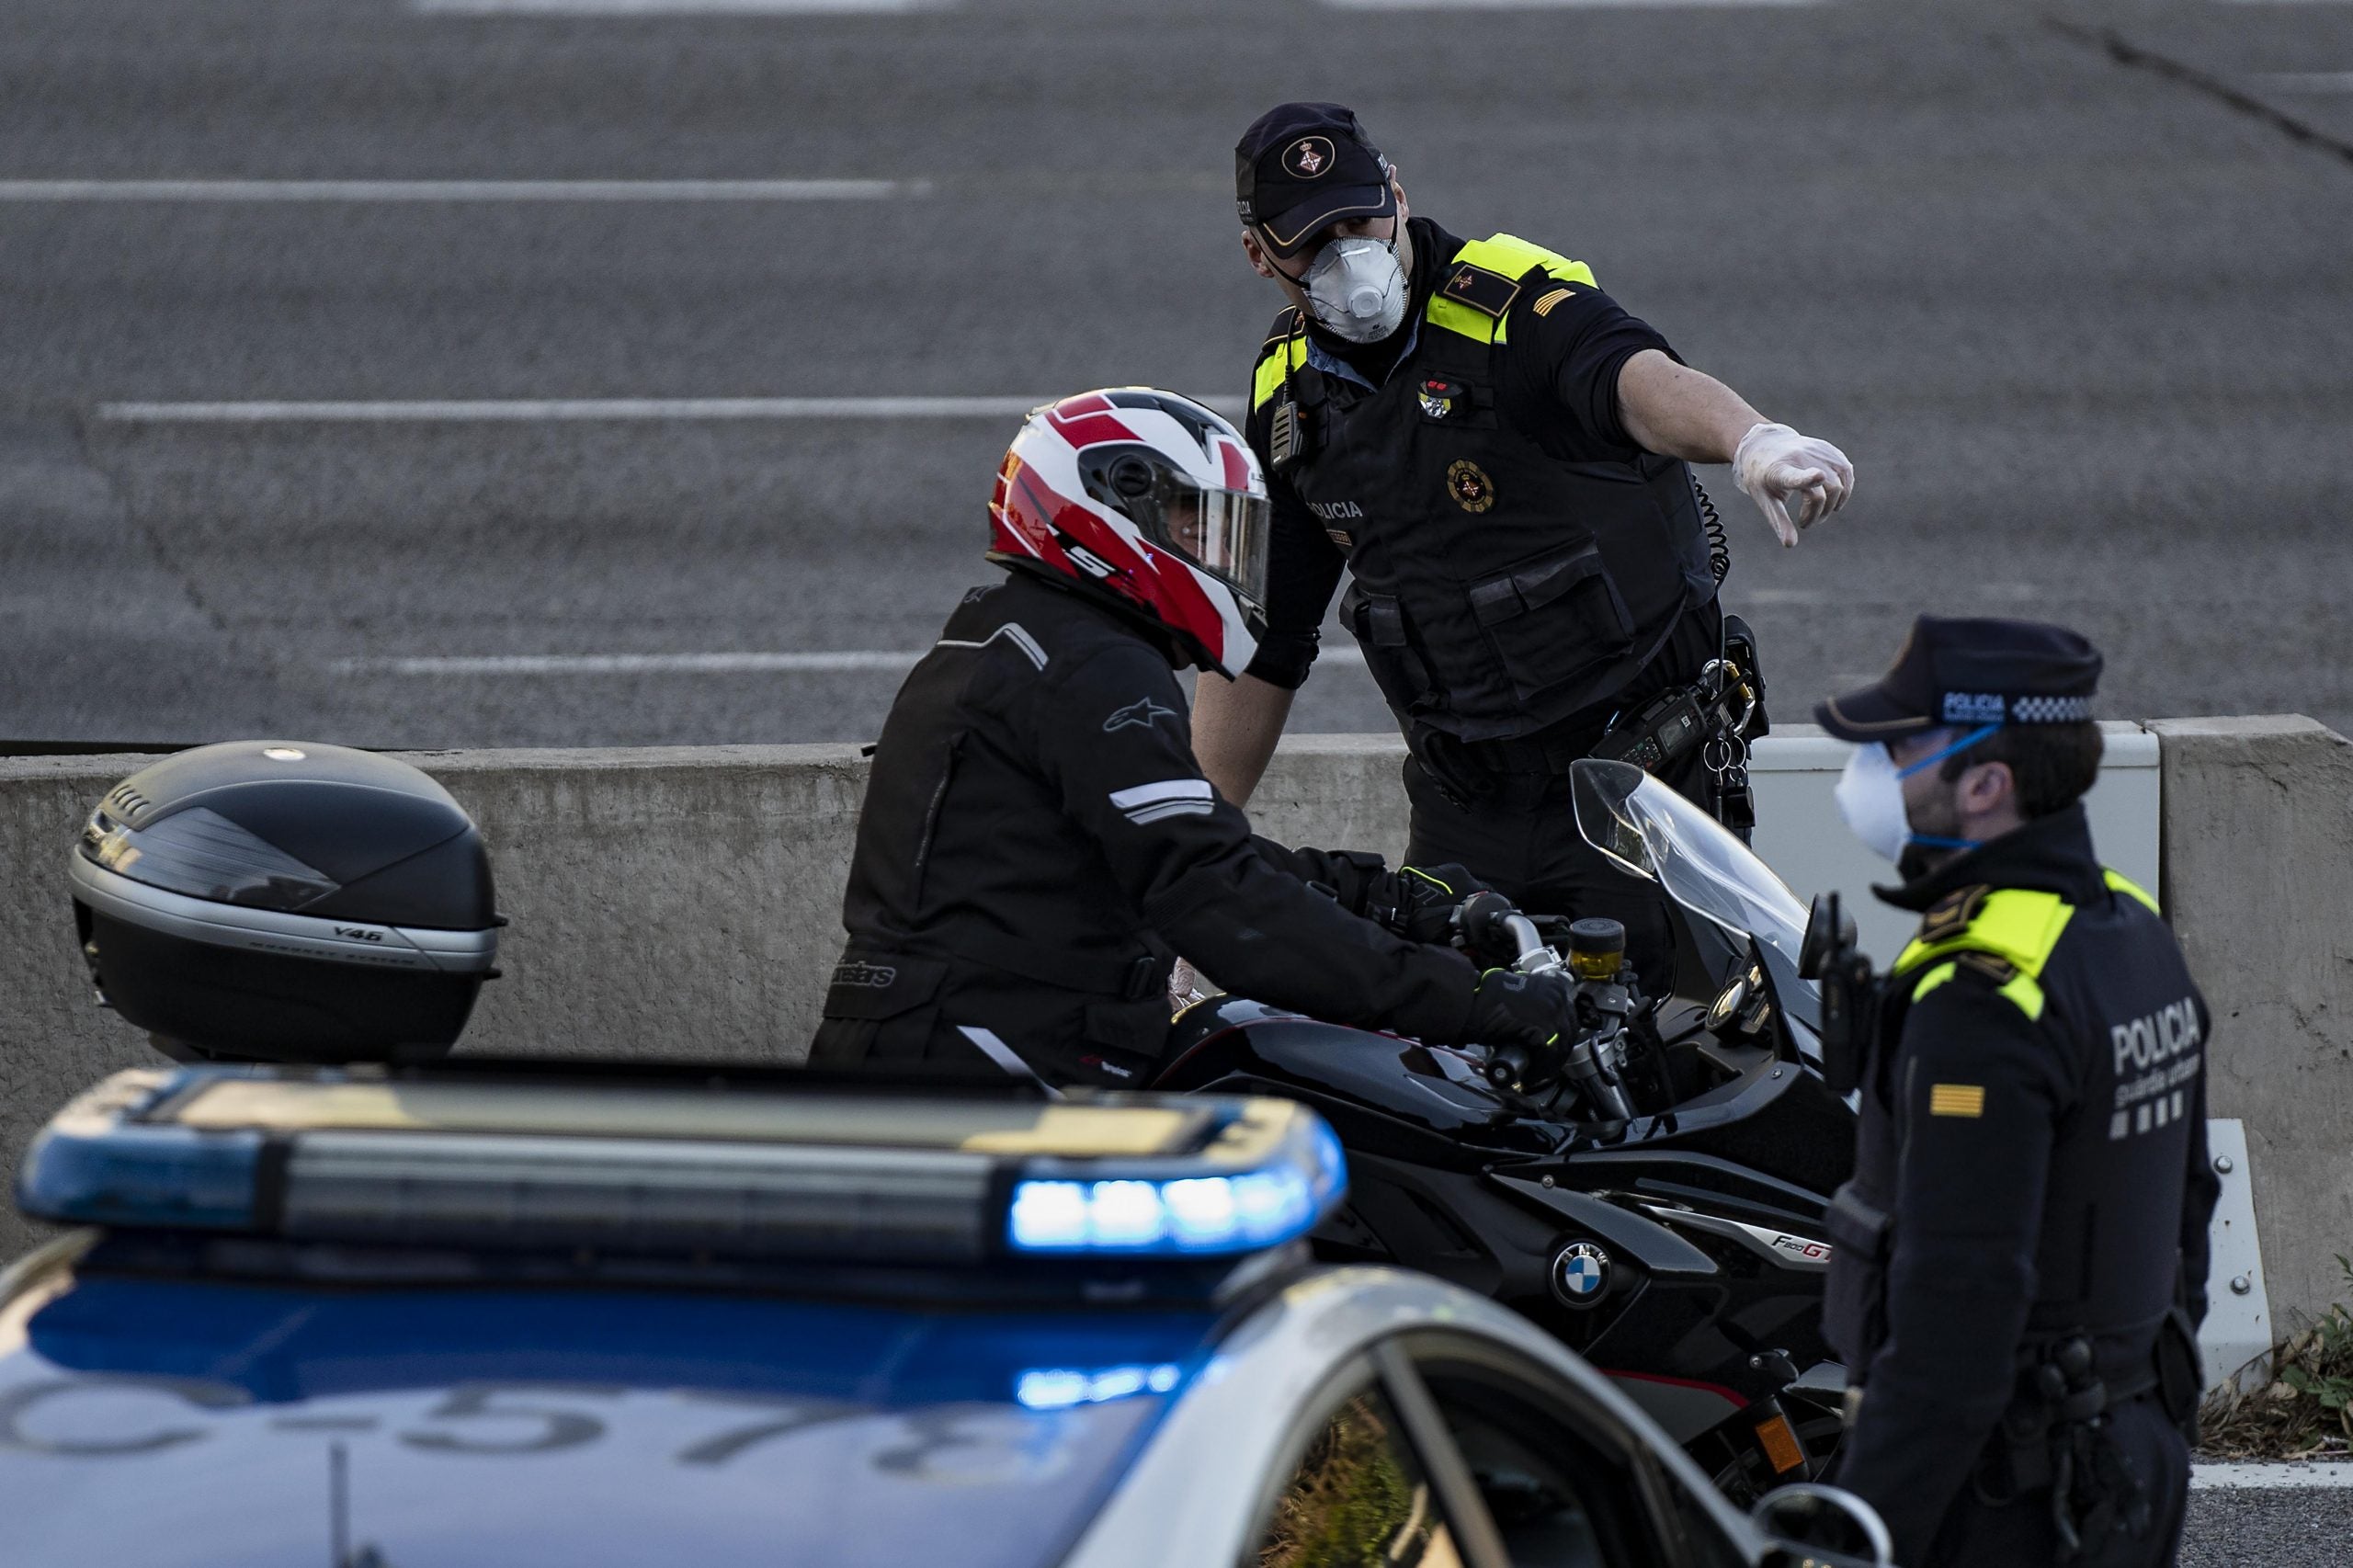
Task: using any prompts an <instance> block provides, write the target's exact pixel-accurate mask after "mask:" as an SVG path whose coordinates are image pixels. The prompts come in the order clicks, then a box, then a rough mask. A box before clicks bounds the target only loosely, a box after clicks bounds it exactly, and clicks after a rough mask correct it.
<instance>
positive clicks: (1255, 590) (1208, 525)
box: [1127, 470, 1269, 606]
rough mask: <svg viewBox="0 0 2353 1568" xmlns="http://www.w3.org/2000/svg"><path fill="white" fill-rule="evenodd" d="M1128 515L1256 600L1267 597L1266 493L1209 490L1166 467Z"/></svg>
mask: <svg viewBox="0 0 2353 1568" xmlns="http://www.w3.org/2000/svg"><path fill="white" fill-rule="evenodd" d="M1127 512H1128V516H1129V517H1132V518H1134V519H1135V522H1136V525H1137V526H1138V527H1139V528H1142V529H1143V531H1144V533H1145V534H1146V536H1148V537H1149V538H1150V539H1151V540H1152V541H1153V542H1154V543H1155V544H1157V545H1160V546H1162V547H1163V548H1164V549H1167V550H1173V551H1176V553H1177V554H1179V555H1181V556H1183V557H1184V558H1185V559H1186V560H1188V561H1189V562H1192V563H1193V564H1194V565H1196V566H1198V567H1199V568H1200V569H1201V570H1202V571H1204V572H1207V573H1209V574H1211V575H1212V576H1215V577H1218V578H1220V579H1221V580H1222V581H1223V582H1224V583H1225V584H1226V585H1228V586H1230V587H1232V588H1233V591H1234V592H1236V593H1238V594H1240V595H1241V596H1242V597H1244V598H1245V599H1248V600H1249V601H1250V603H1251V604H1252V605H1253V606H1264V605H1265V604H1266V602H1267V526H1268V518H1269V509H1268V507H1267V498H1266V497H1265V496H1263V495H1253V494H1250V493H1249V492H1248V491H1246V490H1211V489H1205V488H1204V487H1202V486H1200V485H1199V484H1196V483H1193V481H1191V480H1190V479H1188V478H1186V477H1185V476H1184V475H1182V474H1179V473H1176V472H1169V471H1167V470H1163V471H1162V472H1161V474H1160V483H1158V484H1157V485H1155V486H1154V492H1153V494H1152V495H1151V497H1150V498H1149V500H1148V501H1142V500H1140V501H1131V502H1130V503H1129V504H1128V506H1127Z"/></svg>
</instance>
